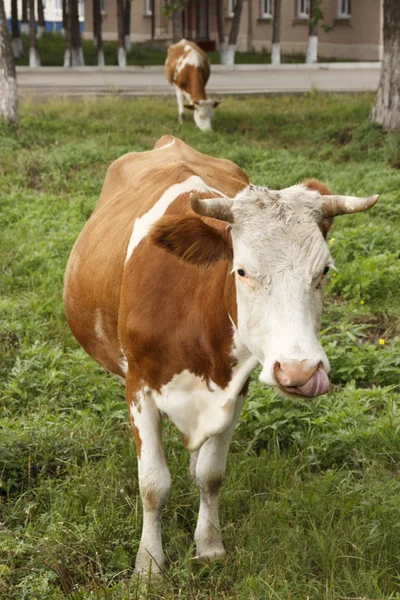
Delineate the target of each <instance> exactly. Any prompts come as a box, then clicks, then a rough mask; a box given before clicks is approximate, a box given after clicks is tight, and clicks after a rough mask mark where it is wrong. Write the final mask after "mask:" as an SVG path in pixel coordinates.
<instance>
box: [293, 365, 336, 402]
mask: <svg viewBox="0 0 400 600" xmlns="http://www.w3.org/2000/svg"><path fill="white" fill-rule="evenodd" d="M292 389H293V390H296V393H297V394H300V396H307V398H312V397H313V396H321V394H326V392H327V391H328V390H329V379H328V375H327V374H326V372H325V371H324V370H323V369H317V370H316V371H315V373H314V375H313V376H312V377H311V379H310V380H309V381H307V383H305V384H304V385H300V386H297V387H295V388H292Z"/></svg>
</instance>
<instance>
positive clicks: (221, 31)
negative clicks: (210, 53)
mask: <svg viewBox="0 0 400 600" xmlns="http://www.w3.org/2000/svg"><path fill="white" fill-rule="evenodd" d="M215 8H216V16H217V30H218V44H219V62H220V63H221V64H223V63H224V59H223V57H224V53H225V28H224V17H223V0H216V1H215Z"/></svg>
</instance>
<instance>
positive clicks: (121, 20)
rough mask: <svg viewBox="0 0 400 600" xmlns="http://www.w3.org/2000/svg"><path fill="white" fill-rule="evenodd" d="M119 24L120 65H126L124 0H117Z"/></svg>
mask: <svg viewBox="0 0 400 600" xmlns="http://www.w3.org/2000/svg"><path fill="white" fill-rule="evenodd" d="M117 25H118V65H119V66H120V67H126V47H125V28H124V0H117Z"/></svg>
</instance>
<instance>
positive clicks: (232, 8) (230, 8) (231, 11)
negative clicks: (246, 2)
mask: <svg viewBox="0 0 400 600" xmlns="http://www.w3.org/2000/svg"><path fill="white" fill-rule="evenodd" d="M235 4H236V0H229V1H228V15H229V16H230V17H233V15H234V13H235Z"/></svg>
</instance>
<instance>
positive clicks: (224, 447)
mask: <svg viewBox="0 0 400 600" xmlns="http://www.w3.org/2000/svg"><path fill="white" fill-rule="evenodd" d="M244 399H245V395H240V396H239V397H238V399H237V401H236V406H235V410H234V414H233V419H232V422H231V424H230V425H229V427H228V428H227V429H226V430H225V431H224V432H223V433H220V434H219V435H216V436H214V437H212V438H210V439H208V440H207V441H206V442H204V444H203V445H202V446H201V448H200V450H199V451H198V452H196V453H193V455H192V457H191V465H190V471H191V473H192V476H194V475H195V477H196V483H197V485H198V487H199V488H200V508H199V516H198V520H197V526H196V531H195V534H194V539H195V542H196V550H197V556H198V557H199V558H207V559H213V558H224V557H225V554H226V552H225V548H224V545H223V543H222V536H221V530H220V525H219V514H218V496H219V491H220V488H221V485H222V484H223V482H224V479H225V472H226V459H227V456H228V450H229V445H230V442H231V439H232V434H233V431H234V429H235V426H236V423H237V420H238V417H239V414H240V411H241V409H242V406H243V402H244Z"/></svg>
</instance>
